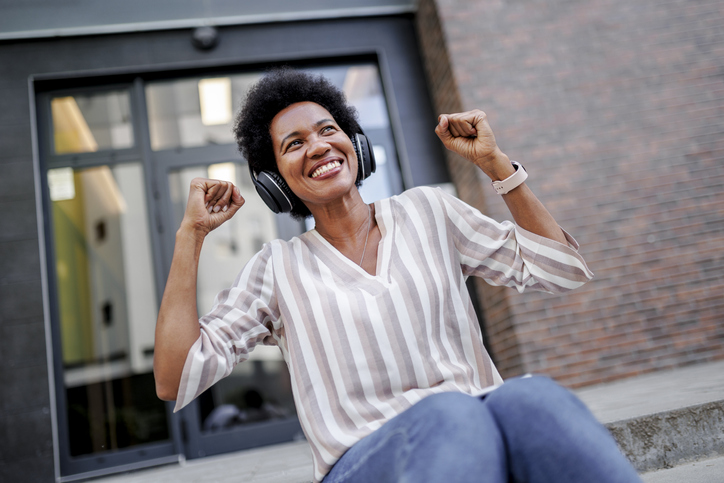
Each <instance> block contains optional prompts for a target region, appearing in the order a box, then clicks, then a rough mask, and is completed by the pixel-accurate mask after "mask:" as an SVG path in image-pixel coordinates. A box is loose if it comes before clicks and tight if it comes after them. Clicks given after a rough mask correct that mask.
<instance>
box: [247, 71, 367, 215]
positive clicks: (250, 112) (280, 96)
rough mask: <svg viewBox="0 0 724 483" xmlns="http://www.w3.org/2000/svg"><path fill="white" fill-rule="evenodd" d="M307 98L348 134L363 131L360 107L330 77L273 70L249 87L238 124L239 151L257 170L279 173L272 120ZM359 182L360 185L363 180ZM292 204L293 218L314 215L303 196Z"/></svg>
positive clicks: (257, 171) (255, 170) (352, 134)
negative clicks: (349, 103)
mask: <svg viewBox="0 0 724 483" xmlns="http://www.w3.org/2000/svg"><path fill="white" fill-rule="evenodd" d="M307 101H308V102H314V103H317V104H319V105H320V106H322V107H324V108H325V109H326V110H327V111H329V113H330V114H331V115H332V117H333V118H334V120H335V122H336V123H337V124H338V125H339V127H340V128H341V129H342V130H343V131H344V132H345V133H346V134H347V135H348V136H350V137H353V136H354V135H355V134H357V133H361V132H362V129H361V128H360V126H359V123H358V121H357V110H356V109H355V108H354V107H352V106H350V105H348V104H347V99H346V98H345V95H344V93H343V92H342V91H341V90H339V89H338V88H337V87H336V86H334V85H333V84H332V83H331V82H330V81H329V80H327V79H326V78H324V77H323V76H321V75H314V74H310V73H306V72H301V71H298V70H294V69H292V68H289V67H282V68H277V69H274V70H271V71H270V72H268V73H267V74H266V75H265V76H264V77H262V78H261V79H260V80H259V81H258V82H257V83H256V84H254V86H252V88H251V89H250V90H249V92H248V93H247V96H246V100H245V102H244V103H243V105H242V108H241V110H240V111H239V113H238V114H237V116H236V120H235V123H234V136H235V137H236V143H237V145H238V147H239V151H240V152H241V154H242V155H243V156H244V157H245V158H246V160H247V162H248V163H249V166H250V167H251V168H252V169H253V170H254V172H255V173H259V172H261V171H271V172H274V173H276V174H279V169H278V168H277V163H276V158H275V156H274V149H273V148H272V139H271V134H270V132H269V129H270V127H271V122H272V120H273V119H274V117H275V116H276V115H277V114H278V113H279V112H280V111H282V110H283V109H285V108H287V107H289V106H290V105H292V104H295V103H297V102H307ZM356 184H357V186H359V185H360V181H357V183H356ZM292 203H293V207H292V210H291V212H290V214H291V215H292V217H294V218H295V219H298V220H301V219H304V218H307V217H309V216H311V214H312V213H311V212H310V211H309V209H308V208H307V207H306V206H305V205H304V203H302V201H301V200H300V199H299V198H297V197H296V196H294V199H293V200H292Z"/></svg>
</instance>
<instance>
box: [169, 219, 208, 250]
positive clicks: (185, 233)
mask: <svg viewBox="0 0 724 483" xmlns="http://www.w3.org/2000/svg"><path fill="white" fill-rule="evenodd" d="M206 235H208V232H207V231H206V230H204V229H202V228H200V227H197V226H194V225H192V224H190V223H185V222H183V221H182V222H181V226H180V227H179V229H178V230H176V242H178V241H191V242H193V243H195V244H199V245H201V244H203V242H204V239H205V238H206Z"/></svg>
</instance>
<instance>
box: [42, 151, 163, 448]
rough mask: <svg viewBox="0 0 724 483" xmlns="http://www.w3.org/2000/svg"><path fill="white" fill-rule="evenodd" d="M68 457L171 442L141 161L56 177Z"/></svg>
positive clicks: (52, 181)
mask: <svg viewBox="0 0 724 483" xmlns="http://www.w3.org/2000/svg"><path fill="white" fill-rule="evenodd" d="M48 183H49V185H50V186H49V188H50V193H51V203H52V216H53V229H54V246H55V262H56V275H57V295H58V305H59V312H60V332H61V345H62V360H63V369H64V370H63V374H64V383H65V389H66V401H67V411H68V414H67V417H68V422H69V425H70V433H69V434H70V441H69V443H70V453H71V455H74V456H77V455H81V454H88V453H97V452H102V451H107V450H113V449H119V448H125V447H129V446H134V445H137V444H142V443H148V442H152V441H159V440H165V439H168V437H169V436H168V427H167V422H166V411H165V407H164V404H163V402H161V401H160V400H159V399H158V398H157V397H156V395H155V388H154V381H153V375H152V368H153V335H154V334H153V331H154V326H155V320H156V314H157V310H158V303H157V300H156V287H155V283H154V277H153V272H152V268H151V267H152V263H151V249H150V247H151V244H150V234H149V229H148V219H147V206H146V200H145V193H144V184H143V170H142V168H141V165H140V163H131V164H124V165H118V166H101V167H95V168H89V169H78V170H72V169H71V168H61V169H57V170H50V171H49V172H48Z"/></svg>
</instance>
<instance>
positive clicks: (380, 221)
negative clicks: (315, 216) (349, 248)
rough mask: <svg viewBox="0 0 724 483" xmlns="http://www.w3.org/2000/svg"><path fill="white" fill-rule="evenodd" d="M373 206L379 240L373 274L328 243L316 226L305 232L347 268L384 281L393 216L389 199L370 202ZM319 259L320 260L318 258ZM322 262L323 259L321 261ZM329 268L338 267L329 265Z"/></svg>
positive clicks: (388, 261)
mask: <svg viewBox="0 0 724 483" xmlns="http://www.w3.org/2000/svg"><path fill="white" fill-rule="evenodd" d="M372 204H373V205H374V207H375V221H376V222H377V227H378V228H379V230H380V241H379V245H378V246H377V261H376V263H375V275H371V274H369V273H368V272H367V270H365V269H364V268H362V267H360V266H359V265H358V264H356V263H355V262H354V261H352V260H350V259H349V258H347V257H346V256H345V255H344V254H342V252H340V251H339V250H337V248H335V246H334V245H332V244H331V243H329V241H327V239H326V238H324V237H323V236H322V235H321V234H320V233H319V232H318V231H317V229H316V228H312V229H311V230H309V231H308V232H307V233H309V234H310V235H311V236H313V237H314V239H315V240H317V241H318V242H319V244H321V245H322V246H323V248H324V249H326V250H327V251H328V252H329V253H331V254H332V255H334V258H335V260H340V261H341V263H344V264H345V265H346V266H347V267H348V269H351V270H354V271H355V272H357V273H359V274H362V275H363V276H364V277H366V278H367V279H369V280H375V281H378V282H383V283H384V282H385V281H387V280H388V278H389V277H388V274H389V266H390V253H389V251H390V250H391V245H392V243H391V242H390V240H389V239H388V238H389V237H390V236H391V234H392V230H393V229H394V217H393V216H392V215H393V213H392V210H391V205H390V200H389V199H385V200H378V201H375V202H374V203H372ZM320 261H322V260H321V259H320ZM322 263H323V261H322ZM329 268H330V269H331V270H335V269H337V270H338V269H339V267H329Z"/></svg>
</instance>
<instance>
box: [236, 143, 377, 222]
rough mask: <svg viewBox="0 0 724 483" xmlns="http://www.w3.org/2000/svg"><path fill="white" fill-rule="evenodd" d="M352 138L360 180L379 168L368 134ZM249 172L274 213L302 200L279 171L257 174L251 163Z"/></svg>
mask: <svg viewBox="0 0 724 483" xmlns="http://www.w3.org/2000/svg"><path fill="white" fill-rule="evenodd" d="M350 139H351V140H352V144H353V145H354V152H355V154H356V155H357V181H358V182H359V181H362V180H363V179H367V178H368V177H369V176H370V175H371V174H372V173H374V172H375V170H376V169H377V163H376V162H375V153H374V150H373V149H372V146H371V145H370V142H369V140H368V139H367V136H365V135H364V134H363V133H357V134H355V135H354V137H352V138H350ZM249 173H250V174H251V181H252V183H254V187H255V188H256V192H257V193H259V196H261V199H262V200H264V203H266V205H267V206H268V207H269V208H270V209H271V210H272V211H273V212H274V213H289V212H290V211H292V208H294V204H295V203H299V202H300V201H299V199H298V198H297V197H296V196H295V195H294V193H292V190H291V189H290V188H289V186H288V185H287V183H286V182H285V181H284V178H282V177H281V176H280V175H279V173H275V172H273V171H261V172H259V173H258V174H257V173H254V170H253V169H252V168H251V164H249Z"/></svg>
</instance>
